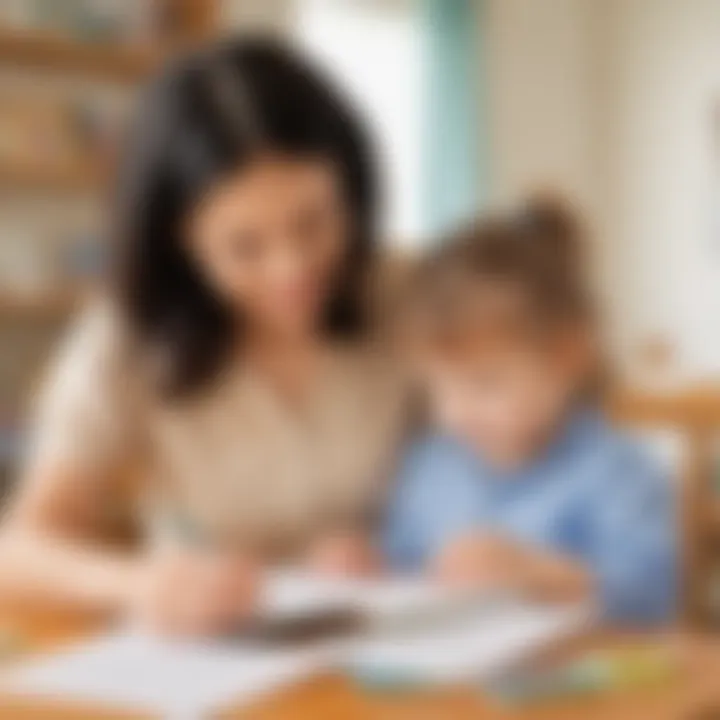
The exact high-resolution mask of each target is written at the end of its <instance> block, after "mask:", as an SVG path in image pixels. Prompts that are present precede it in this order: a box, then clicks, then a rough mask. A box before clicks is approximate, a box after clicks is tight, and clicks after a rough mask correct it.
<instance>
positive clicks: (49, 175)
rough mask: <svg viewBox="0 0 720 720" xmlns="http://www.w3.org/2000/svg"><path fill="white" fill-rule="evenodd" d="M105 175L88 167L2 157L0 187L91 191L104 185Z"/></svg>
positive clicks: (46, 190)
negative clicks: (61, 165)
mask: <svg viewBox="0 0 720 720" xmlns="http://www.w3.org/2000/svg"><path fill="white" fill-rule="evenodd" d="M103 185H104V183H103V177H102V173H101V172H99V171H93V170H91V169H90V168H88V167H82V166H78V167H57V168H54V167H51V166H44V167H43V166H39V165H38V166H34V165H22V164H18V163H3V162H2V161H0V190H3V191H7V190H12V191H32V192H36V191H44V192H53V193H57V192H60V193H79V192H80V193H90V192H98V191H99V190H101V189H102V187H103Z"/></svg>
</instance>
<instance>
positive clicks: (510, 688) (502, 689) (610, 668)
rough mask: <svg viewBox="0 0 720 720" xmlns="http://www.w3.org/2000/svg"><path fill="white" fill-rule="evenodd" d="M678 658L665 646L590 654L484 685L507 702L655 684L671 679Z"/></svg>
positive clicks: (513, 702) (587, 693)
mask: <svg viewBox="0 0 720 720" xmlns="http://www.w3.org/2000/svg"><path fill="white" fill-rule="evenodd" d="M677 665H678V663H677V658H676V656H675V654H674V653H673V652H671V651H670V650H669V649H668V648H658V647H643V648H633V649H631V650H623V651H617V652H607V653H593V654H591V655H587V656H585V657H583V658H581V659H579V660H576V661H574V662H572V663H569V664H567V665H562V666H560V667H558V668H553V669H551V670H546V671H542V672H537V673H528V674H526V675H521V676H516V677H508V678H504V679H502V680H500V681H497V682H496V683H494V684H492V685H490V686H489V687H486V688H484V690H487V691H489V692H490V694H491V695H493V696H495V697H497V698H499V699H500V700H501V701H503V702H504V703H506V704H512V705H515V704H522V703H527V702H537V701H542V700H550V699H553V698H557V697H563V696H578V695H591V694H598V693H602V692H606V691H610V690H617V689H625V688H633V687H638V686H643V685H654V684H658V683H661V682H663V681H666V680H669V679H670V678H672V676H673V674H674V673H675V672H676V671H677Z"/></svg>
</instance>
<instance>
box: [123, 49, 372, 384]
mask: <svg viewBox="0 0 720 720" xmlns="http://www.w3.org/2000/svg"><path fill="white" fill-rule="evenodd" d="M264 150H270V151H276V152H282V153H288V154H294V155H298V156H308V157H322V158H327V159H328V160H330V161H332V162H333V163H334V164H335V165H336V167H337V168H338V172H339V174H340V176H341V178H342V181H343V183H344V190H345V193H346V196H347V199H348V202H349V205H350V208H351V212H352V230H351V237H350V238H349V247H348V251H347V253H346V256H345V258H344V263H343V265H342V267H341V268H340V270H339V273H338V276H337V281H336V285H335V288H334V295H333V297H332V298H331V299H330V301H329V303H328V306H327V308H326V315H325V317H324V318H323V320H324V327H325V329H326V331H327V332H328V333H329V334H332V335H335V336H345V337H354V336H357V335H358V334H359V333H361V332H362V331H363V329H364V324H365V313H364V306H365V302H364V298H363V295H364V289H365V286H366V282H365V281H366V275H367V272H368V271H369V266H370V264H371V260H372V254H373V252H372V251H373V247H374V235H375V215H376V212H375V210H376V208H375V195H376V193H375V177H374V168H373V160H372V157H371V153H370V149H369V146H368V143H367V139H366V137H365V134H364V131H363V128H362V126H361V123H360V122H359V120H358V118H357V117H356V115H355V113H354V111H353V109H352V108H351V107H350V106H349V105H348V104H347V102H346V100H345V98H343V97H341V96H340V95H338V94H337V93H336V91H335V90H334V89H333V87H332V85H331V84H330V83H329V82H328V81H327V80H326V78H324V77H323V76H322V75H321V74H320V73H318V72H317V70H316V69H315V68H313V67H311V66H310V65H309V64H308V63H307V62H306V61H305V60H304V59H301V58H300V57H298V56H297V54H295V53H294V52H293V51H291V50H290V49H289V48H288V47H285V46H284V45H282V44H280V43H279V42H278V41H275V40H267V39H262V40H260V39H246V40H233V41H224V42H222V43H218V44H216V45H213V46H212V47H210V48H207V49H203V50H201V51H196V52H195V53H194V54H192V55H190V56H188V57H185V58H183V59H181V60H180V61H177V62H176V63H175V64H173V65H172V66H171V67H169V68H168V69H167V70H166V71H164V72H163V74H162V75H161V76H160V77H159V78H158V79H157V80H156V81H155V82H154V83H153V84H152V85H151V86H150V88H149V89H148V90H147V92H146V94H145V96H144V98H143V99H142V100H141V102H140V104H139V111H138V114H137V117H136V120H135V124H134V125H133V126H132V128H131V132H130V136H129V145H128V148H127V152H126V153H125V157H124V158H123V161H122V165H121V168H120V173H119V186H118V204H117V211H118V218H117V230H118V238H117V239H118V247H119V250H120V253H121V254H120V262H119V270H120V272H119V274H118V281H119V283H118V291H119V302H120V307H121V310H122V311H123V313H124V314H125V315H126V317H127V320H128V323H129V325H130V328H131V330H132V331H133V332H134V334H135V335H136V336H137V338H138V339H139V343H140V346H141V347H142V348H145V349H147V350H148V351H150V352H151V353H152V354H154V355H156V356H159V357H161V358H162V361H163V362H162V367H163V370H164V373H163V385H164V389H165V391H166V392H167V393H168V394H169V395H171V396H181V395H186V394H188V393H192V392H194V391H195V390H197V389H199V388H201V387H203V386H205V385H206V384H207V383H208V382H209V381H212V379H213V378H214V377H216V375H217V374H218V373H219V371H220V370H221V369H222V367H223V364H224V362H225V361H226V360H227V357H228V353H229V351H230V350H231V348H232V347H233V345H234V343H235V342H236V339H237V335H236V333H237V328H238V321H237V318H236V317H233V316H232V314H231V310H230V308H228V307H226V306H225V304H224V303H223V302H222V301H221V300H220V298H219V297H218V296H217V294H215V293H214V292H213V291H212V290H211V289H210V288H209V287H208V286H207V284H206V283H205V281H204V279H203V278H202V277H201V275H200V273H199V271H198V269H197V268H196V267H195V265H194V264H193V261H192V260H191V259H190V258H189V257H188V255H187V253H186V252H185V250H184V247H183V242H182V240H181V230H182V226H183V221H184V220H185V219H186V217H187V215H188V212H189V211H190V210H191V208H192V207H193V206H194V204H195V203H196V202H197V201H198V200H199V199H200V198H201V197H202V195H203V194H204V193H205V192H206V191H207V190H208V188H210V187H211V186H212V185H213V184H214V183H216V182H217V181H218V180H219V179H222V178H223V177H225V176H227V175H228V174H230V173H233V172H235V171H237V170H238V169H240V168H241V167H242V166H243V164H244V163H246V162H249V161H251V160H252V159H253V158H254V157H256V156H257V155H258V153H260V152H263V151H264Z"/></svg>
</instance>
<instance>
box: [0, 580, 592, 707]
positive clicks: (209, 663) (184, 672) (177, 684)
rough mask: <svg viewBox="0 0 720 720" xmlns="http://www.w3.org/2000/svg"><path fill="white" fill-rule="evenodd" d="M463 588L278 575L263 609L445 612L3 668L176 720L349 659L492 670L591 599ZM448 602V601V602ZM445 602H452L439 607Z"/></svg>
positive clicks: (106, 641) (553, 632)
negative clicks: (542, 601)
mask: <svg viewBox="0 0 720 720" xmlns="http://www.w3.org/2000/svg"><path fill="white" fill-rule="evenodd" d="M455 599H456V598H455V596H453V595H450V596H448V594H447V591H445V590H441V589H438V588H435V587H432V586H428V585H427V584H425V583H422V582H420V581H414V580H386V581H382V582H374V583H361V584H357V583H355V582H350V581H347V582H345V581H340V582H338V581H329V582H325V581H319V580H317V578H308V577H304V576H302V575H301V574H293V573H279V574H277V575H274V576H273V577H272V578H270V580H269V582H268V586H267V588H266V596H265V598H264V610H263V612H264V613H265V614H266V616H267V617H269V618H271V617H279V618H282V617H283V616H284V617H287V615H292V614H298V613H299V612H301V611H302V612H315V611H318V610H321V609H323V608H327V607H333V606H337V605H338V604H345V603H347V602H348V601H352V602H355V603H359V605H360V606H361V607H365V608H368V609H372V610H374V611H376V612H379V613H380V614H381V615H382V614H383V613H384V614H385V615H386V616H387V615H394V616H397V617H399V616H404V615H406V614H408V613H410V614H412V613H413V612H415V611H416V610H417V609H418V607H423V608H426V607H436V608H440V610H441V611H442V612H439V613H437V612H435V613H434V614H431V615H428V616H426V618H425V619H426V620H427V622H425V621H423V622H418V623H415V624H411V626H410V629H408V628H403V629H401V630H400V631H398V629H397V626H394V625H392V624H390V625H388V626H387V627H383V626H382V625H380V626H378V627H376V628H375V630H374V631H373V632H372V633H371V634H369V635H368V636H366V637H364V638H360V639H355V640H352V641H348V640H344V641H342V640H332V641H325V642H322V643H319V644H317V645H315V646H311V647H304V648H300V649H298V648H292V647H285V648H283V647H277V646H273V647H261V646H258V645H255V644H252V643H250V642H249V641H242V640H237V639H235V640H228V641H227V642H207V643H201V642H187V641H185V642H181V641H170V640H161V639H159V638H152V637H148V636H146V635H143V634H140V633H137V632H132V631H127V632H119V633H116V634H112V635H108V636H105V637H102V638H98V639H95V640H91V641H88V642H84V643H81V644H79V645H77V646H75V647H74V648H70V649H68V650H66V651H64V652H60V653H58V654H55V655H52V656H49V657H45V658H38V659H36V660H30V661H29V662H28V663H27V664H25V665H24V666H21V667H19V668H17V669H16V670H14V671H11V672H9V673H8V674H6V675H5V676H4V677H3V679H2V680H0V687H2V689H3V691H6V690H7V691H10V692H16V693H18V692H19V693H23V694H26V695H33V696H38V695H41V696H51V697H53V698H56V699H59V700H62V699H63V698H67V699H69V700H71V701H80V702H82V703H83V704H86V703H90V704H91V705H94V704H96V705H98V706H101V707H109V708H117V709H118V710H123V709H128V710H131V711H133V710H134V711H140V712H144V713H149V714H153V715H159V716H160V717H164V718H171V720H181V719H189V718H192V719H193V720H198V718H202V717H205V716H206V715H207V713H209V712H211V711H214V710H218V709H221V708H224V707H228V706H232V707H239V706H241V705H242V704H244V703H248V702H251V701H253V700H255V699H256V698H257V697H258V696H259V695H262V694H266V693H269V692H272V691H274V690H277V689H279V688H282V687H283V686H286V685H288V684H291V683H294V682H297V681H300V680H302V679H306V678H308V677H310V676H312V675H313V674H316V673H318V672H321V671H323V670H327V669H331V668H338V667H342V666H346V667H347V666H354V667H360V668H369V669H372V670H387V671H391V672H399V673H407V674H409V675H413V676H415V677H418V678H423V679H427V680H432V681H438V680H439V681H445V680H453V681H454V680H463V679H472V680H478V679H482V678H484V677H490V676H492V675H494V674H496V673H497V672H499V671H500V670H502V669H504V668H506V667H508V666H509V665H511V664H513V663H515V662H517V661H518V660H520V659H522V658H524V657H525V656H526V655H527V654H528V653H529V652H532V651H533V650H535V649H537V648H538V647H539V646H542V645H545V644H548V643H552V642H554V641H556V640H557V639H559V638H561V637H563V636H565V635H567V634H569V633H572V632H576V631H577V630H578V629H579V628H580V627H581V626H582V623H583V622H586V621H587V620H588V618H589V611H588V610H587V608H578V607H571V608H568V607H563V608H557V607H550V608H532V607H525V606H522V605H517V604H511V603H503V604H498V603H495V604H492V603H491V604H488V603H486V602H479V603H478V602H475V604H474V606H473V607H472V608H471V609H468V608H467V607H466V608H464V610H463V611H458V612H455V611H450V612H448V610H447V608H448V607H457V606H453V605H452V602H453V601H454V600H455ZM448 602H450V603H451V605H450V606H448V605H447V603H448ZM443 608H444V610H443Z"/></svg>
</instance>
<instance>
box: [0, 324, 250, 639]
mask: <svg viewBox="0 0 720 720" xmlns="http://www.w3.org/2000/svg"><path fill="white" fill-rule="evenodd" d="M120 340H121V334H120V333H119V329H118V327H117V324H114V323H113V322H112V321H111V320H110V319H109V318H108V316H107V314H103V313H98V312H93V313H92V314H90V315H89V316H86V317H85V318H84V319H83V320H82V321H81V323H80V325H79V326H78V328H77V329H76V331H75V333H74V334H73V335H72V336H71V338H70V341H69V342H68V343H67V344H66V346H65V348H64V351H63V353H61V356H60V359H59V362H58V363H57V364H56V366H55V368H54V370H53V372H52V373H51V374H50V377H49V382H48V383H47V384H46V386H45V388H44V391H43V392H42V393H41V396H40V403H39V408H38V409H39V412H38V416H37V427H36V428H35V431H36V432H35V434H34V442H33V447H32V450H31V452H30V461H31V462H30V465H29V469H28V470H27V472H26V475H25V477H24V478H23V480H22V481H21V482H20V484H19V486H18V490H17V495H16V497H15V498H14V499H13V502H12V504H11V506H10V508H9V510H8V515H7V517H6V518H5V522H4V523H3V524H2V526H0V602H14V603H17V602H23V603H29V602H30V603H33V604H43V605H48V604H54V605H58V604H62V605H67V606H71V607H74V608H78V609H81V610H86V611H87V610H90V611H101V612H120V613H129V614H132V615H133V616H135V617H139V618H140V619H141V620H142V621H144V622H146V623H149V624H151V625H153V626H155V627H158V626H159V627H161V628H162V629H164V630H166V631H169V632H173V633H198V632H200V633H204V632H212V631H215V630H216V629H219V628H220V627H223V626H226V625H227V624H230V623H237V621H238V619H240V618H242V617H243V616H244V615H246V614H247V612H248V610H249V609H251V607H252V605H253V603H254V598H255V592H256V589H257V572H256V568H255V564H254V562H253V561H252V559H251V558H248V557H247V556H242V555H239V554H238V553H233V552H225V551H223V550H222V549H218V550H216V551H214V552H213V551H202V550H193V549H189V548H176V549H175V550H172V551H166V552H164V553H163V554H162V555H159V554H158V553H157V552H151V551H150V550H149V549H146V550H142V549H141V550H138V551H135V552H133V550H132V549H131V548H129V547H127V548H126V549H117V548H116V547H115V548H114V547H113V546H112V545H111V544H109V543H108V542H107V540H108V535H109V533H108V520H109V517H111V516H112V514H113V513H114V511H117V510H118V509H119V507H118V505H119V503H120V502H122V500H123V495H126V493H123V492H122V491H121V489H122V487H123V484H124V477H125V475H126V474H127V470H128V469H129V467H130V466H135V465H137V464H138V462H139V461H141V459H142V458H143V457H144V453H143V452H142V451H141V449H140V448H141V446H142V444H143V443H142V442H141V437H140V436H142V435H143V433H142V431H141V428H142V427H143V422H142V418H143V413H142V411H141V403H138V402H136V401H134V400H135V398H136V397H137V393H135V392H134V390H135V387H136V386H135V385H134V380H135V379H136V378H135V373H133V372H132V371H131V369H130V367H129V365H128V364H127V363H126V361H125V360H126V357H127V356H126V355H125V354H124V352H123V348H122V343H121V342H120Z"/></svg>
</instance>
